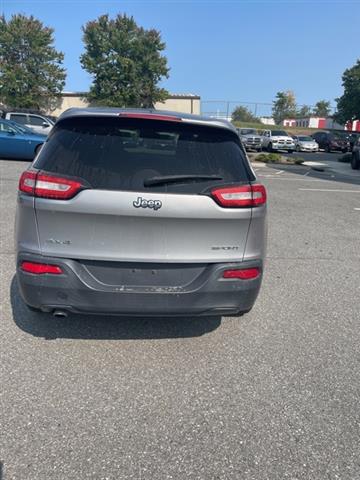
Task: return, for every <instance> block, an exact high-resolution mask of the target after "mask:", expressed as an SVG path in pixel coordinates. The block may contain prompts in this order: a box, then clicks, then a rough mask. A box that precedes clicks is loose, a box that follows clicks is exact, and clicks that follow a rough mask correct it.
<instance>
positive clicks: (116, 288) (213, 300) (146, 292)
mask: <svg viewBox="0 0 360 480" xmlns="http://www.w3.org/2000/svg"><path fill="white" fill-rule="evenodd" d="M24 260H27V261H32V262H41V263H49V264H56V265H59V266H60V267H61V268H62V270H63V272H64V274H61V275H34V274H30V273H24V272H23V271H21V270H20V268H19V266H20V264H21V262H22V261H24ZM251 267H259V268H260V269H261V272H262V268H263V265H262V261H261V260H257V261H250V262H242V263H223V264H219V263H217V264H209V265H206V266H204V269H203V270H202V272H201V273H200V274H199V275H197V276H195V278H193V279H192V280H191V281H190V282H188V283H186V284H185V285H176V286H174V282H169V284H170V285H172V286H138V285H137V286H133V285H121V284H120V285H107V284H104V283H102V282H101V281H99V280H98V279H96V278H95V277H94V276H93V275H92V274H91V273H90V272H89V271H88V270H87V269H86V268H84V266H83V265H82V264H81V263H80V262H77V261H74V260H68V259H60V258H53V257H44V256H41V255H34V254H19V256H18V259H17V280H18V284H19V290H20V294H21V296H22V298H23V300H24V301H25V303H27V304H28V305H30V306H32V307H35V308H39V309H41V310H43V311H48V312H49V311H52V310H55V309H61V310H66V311H70V312H73V313H87V314H107V315H126V316H184V315H236V314H239V313H242V312H246V311H249V310H251V308H252V306H253V304H254V302H255V300H256V297H257V295H258V293H259V289H260V285H261V279H262V274H261V275H260V276H259V277H258V278H256V279H253V280H236V279H235V280H234V279H223V278H222V272H223V271H224V270H226V269H234V268H251ZM154 272H155V274H156V270H154Z"/></svg>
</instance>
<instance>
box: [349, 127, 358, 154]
mask: <svg viewBox="0 0 360 480" xmlns="http://www.w3.org/2000/svg"><path fill="white" fill-rule="evenodd" d="M347 138H348V140H349V142H350V151H351V152H352V151H353V149H354V145H356V143H357V141H358V139H359V138H360V133H355V132H349V133H347Z"/></svg>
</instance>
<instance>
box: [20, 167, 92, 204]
mask: <svg viewBox="0 0 360 480" xmlns="http://www.w3.org/2000/svg"><path fill="white" fill-rule="evenodd" d="M82 189H83V185H82V184H81V183H80V182H79V181H77V180H71V179H69V178H63V177H56V176H54V175H50V174H45V173H38V172H34V171H31V170H27V171H26V172H24V173H23V174H22V175H21V177H20V182H19V190H20V191H21V192H24V193H27V194H29V195H34V196H35V197H41V198H53V199H55V200H69V199H70V198H72V197H74V196H75V195H76V194H77V193H78V192H79V191H80V190H82Z"/></svg>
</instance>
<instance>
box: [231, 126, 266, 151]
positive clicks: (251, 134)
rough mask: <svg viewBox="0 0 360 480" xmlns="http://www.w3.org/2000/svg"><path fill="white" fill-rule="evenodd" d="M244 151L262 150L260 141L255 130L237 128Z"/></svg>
mask: <svg viewBox="0 0 360 480" xmlns="http://www.w3.org/2000/svg"><path fill="white" fill-rule="evenodd" d="M236 130H237V132H238V134H239V137H240V140H241V142H242V144H243V145H244V148H245V150H256V151H258V152H260V151H261V150H262V139H261V137H260V135H258V133H257V131H256V129H255V128H237V129H236Z"/></svg>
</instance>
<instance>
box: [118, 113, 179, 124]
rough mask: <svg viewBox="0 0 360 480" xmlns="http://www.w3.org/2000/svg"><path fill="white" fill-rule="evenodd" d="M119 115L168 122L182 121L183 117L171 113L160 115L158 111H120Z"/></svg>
mask: <svg viewBox="0 0 360 480" xmlns="http://www.w3.org/2000/svg"><path fill="white" fill-rule="evenodd" d="M119 117H125V118H137V119H140V120H164V121H166V122H181V121H182V120H181V118H179V117H173V116H171V115H159V114H157V113H126V112H124V113H119Z"/></svg>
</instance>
